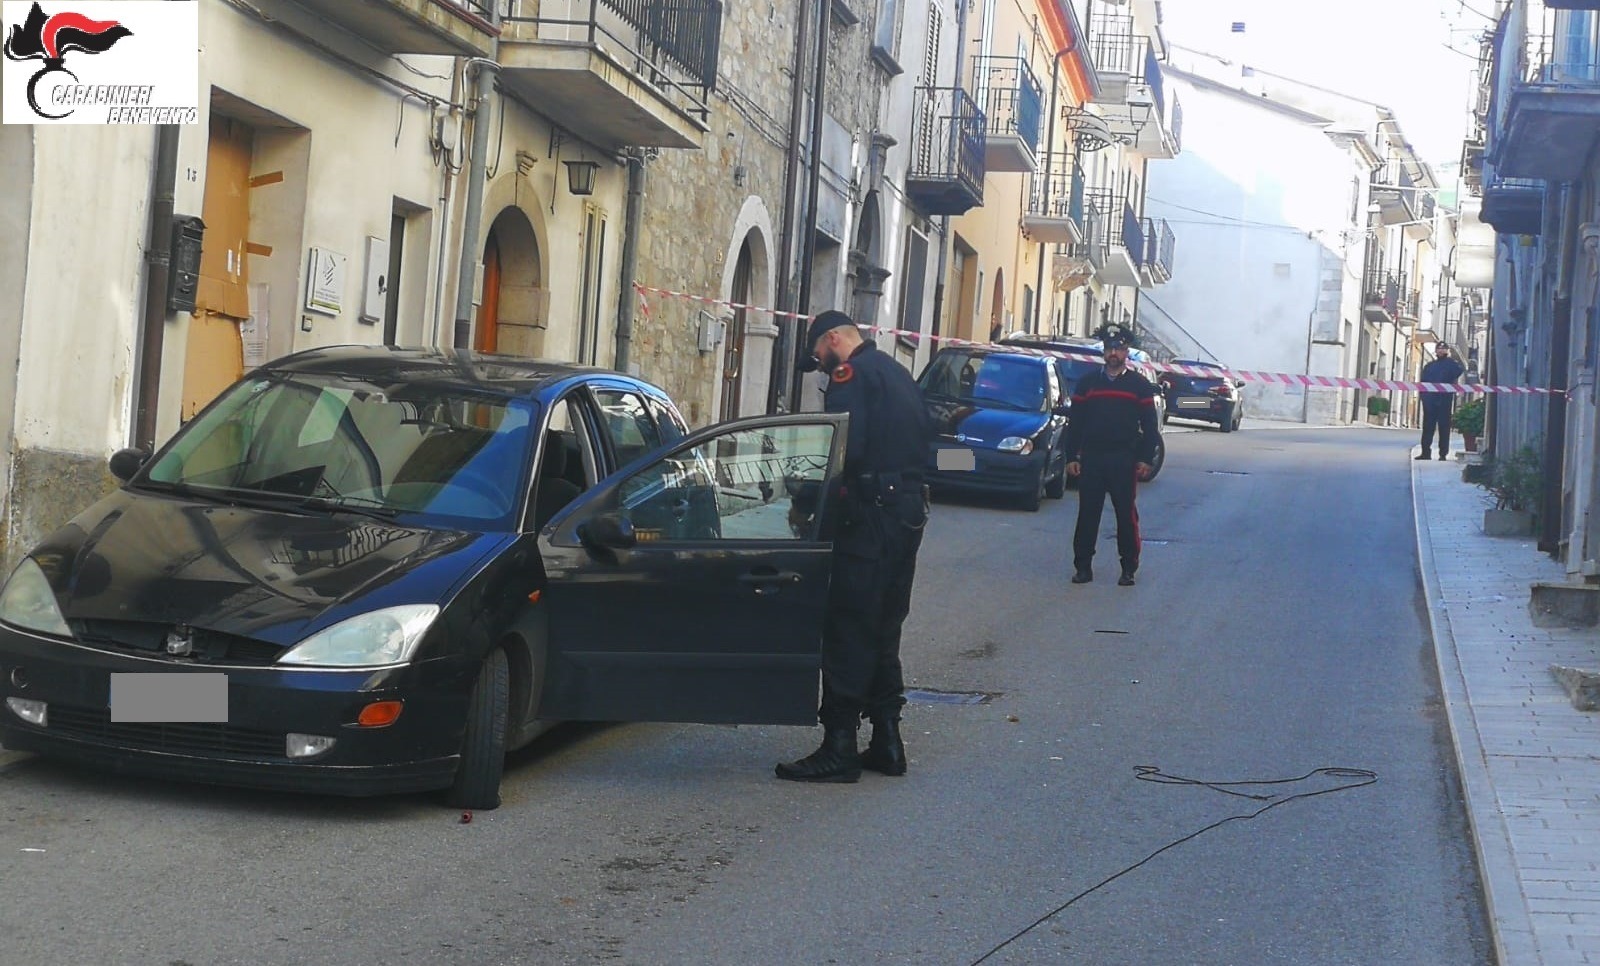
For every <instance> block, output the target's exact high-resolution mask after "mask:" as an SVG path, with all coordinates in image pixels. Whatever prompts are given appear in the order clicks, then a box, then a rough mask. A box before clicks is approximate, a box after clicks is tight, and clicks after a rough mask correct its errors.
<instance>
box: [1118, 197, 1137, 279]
mask: <svg viewBox="0 0 1600 966" xmlns="http://www.w3.org/2000/svg"><path fill="white" fill-rule="evenodd" d="M1119 200H1121V199H1119ZM1112 241H1113V242H1121V243H1122V247H1123V248H1124V249H1126V250H1127V252H1128V257H1129V258H1131V259H1133V263H1134V264H1135V265H1143V264H1144V227H1143V226H1142V225H1140V224H1139V216H1138V215H1137V214H1136V213H1134V210H1133V205H1132V204H1130V203H1129V202H1127V201H1126V200H1122V227H1121V229H1120V230H1119V231H1118V232H1117V233H1116V237H1115V238H1114V239H1112Z"/></svg>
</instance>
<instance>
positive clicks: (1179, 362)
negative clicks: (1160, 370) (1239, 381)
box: [1172, 359, 1223, 369]
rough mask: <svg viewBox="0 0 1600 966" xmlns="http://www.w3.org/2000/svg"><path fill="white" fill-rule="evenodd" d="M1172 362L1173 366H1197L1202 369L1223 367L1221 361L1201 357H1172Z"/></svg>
mask: <svg viewBox="0 0 1600 966" xmlns="http://www.w3.org/2000/svg"><path fill="white" fill-rule="evenodd" d="M1172 364H1173V365H1175V366H1199V367H1201V368H1202V369H1221V368H1223V366H1222V363H1220V362H1206V361H1205V360H1203V359H1174V360H1172Z"/></svg>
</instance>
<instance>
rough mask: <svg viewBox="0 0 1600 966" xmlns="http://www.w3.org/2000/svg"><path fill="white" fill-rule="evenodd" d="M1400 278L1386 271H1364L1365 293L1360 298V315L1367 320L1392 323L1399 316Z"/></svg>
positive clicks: (1377, 322) (1380, 323)
mask: <svg viewBox="0 0 1600 966" xmlns="http://www.w3.org/2000/svg"><path fill="white" fill-rule="evenodd" d="M1402 288H1403V286H1402V285H1401V278H1400V276H1398V275H1391V274H1388V273H1386V272H1375V271H1372V270H1371V269H1370V268H1369V269H1368V271H1367V273H1366V284H1365V285H1364V286H1363V289H1364V291H1365V294H1364V295H1363V296H1362V299H1361V315H1362V317H1363V318H1365V319H1366V320H1367V321H1368V322H1373V323H1376V324H1379V325H1384V324H1388V325H1393V324H1394V323H1395V321H1396V320H1397V319H1399V317H1400V314H1399V313H1400V290H1401V289H1402Z"/></svg>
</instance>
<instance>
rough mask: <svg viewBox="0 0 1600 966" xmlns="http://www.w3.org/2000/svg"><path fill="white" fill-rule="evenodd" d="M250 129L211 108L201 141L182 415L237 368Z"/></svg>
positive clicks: (246, 298) (245, 309) (246, 285)
mask: <svg viewBox="0 0 1600 966" xmlns="http://www.w3.org/2000/svg"><path fill="white" fill-rule="evenodd" d="M254 144H255V132H254V131H253V130H252V129H251V127H250V126H249V125H248V124H245V123H243V122H241V121H237V120H234V119H232V118H227V117H219V116H217V115H212V118H211V138H210V142H209V144H208V146H207V148H206V187H205V200H204V202H203V203H202V208H201V213H200V217H201V220H203V221H204V222H205V225H206V228H205V240H204V244H203V249H202V252H201V255H200V284H199V287H198V291H197V292H196V296H195V311H194V317H193V318H192V319H191V320H190V322H189V335H188V340H187V345H186V347H185V354H184V366H183V410H182V413H181V419H183V420H184V421H188V420H189V419H192V418H193V417H194V415H195V413H197V412H199V411H200V410H201V409H202V408H204V407H205V406H206V405H207V404H208V403H210V402H211V400H213V399H215V398H216V397H217V395H218V394H219V393H221V392H222V390H224V389H226V388H227V387H228V386H229V385H231V384H232V383H233V382H234V381H235V380H237V379H238V378H239V377H240V376H242V375H244V341H243V338H242V336H241V334H240V330H239V326H240V324H241V323H242V322H243V321H244V320H245V319H247V318H248V317H249V315H250V294H249V293H250V275H249V271H248V264H247V262H246V255H247V254H248V252H247V251H246V248H247V245H248V238H249V234H250V159H251V156H252V154H253V153H254Z"/></svg>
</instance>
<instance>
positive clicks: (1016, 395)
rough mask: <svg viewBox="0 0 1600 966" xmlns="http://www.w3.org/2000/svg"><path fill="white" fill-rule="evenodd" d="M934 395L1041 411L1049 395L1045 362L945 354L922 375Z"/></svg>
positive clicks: (991, 356)
mask: <svg viewBox="0 0 1600 966" xmlns="http://www.w3.org/2000/svg"><path fill="white" fill-rule="evenodd" d="M921 382H922V389H923V391H924V392H926V393H928V394H929V395H931V396H938V397H941V398H944V399H953V400H956V401H958V402H970V403H975V404H978V405H980V406H985V407H989V408H999V409H1017V410H1022V411H1024V412H1039V411H1042V410H1043V409H1044V408H1045V403H1046V401H1047V399H1048V396H1049V382H1048V378H1047V377H1046V375H1045V371H1044V365H1043V364H1042V360H1035V359H1029V358H1025V357H1021V356H999V355H982V354H978V353H968V352H944V353H941V354H940V355H939V356H938V357H937V358H935V359H934V360H933V363H932V364H931V365H929V366H928V369H927V371H926V372H924V373H923V374H922V380H921Z"/></svg>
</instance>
